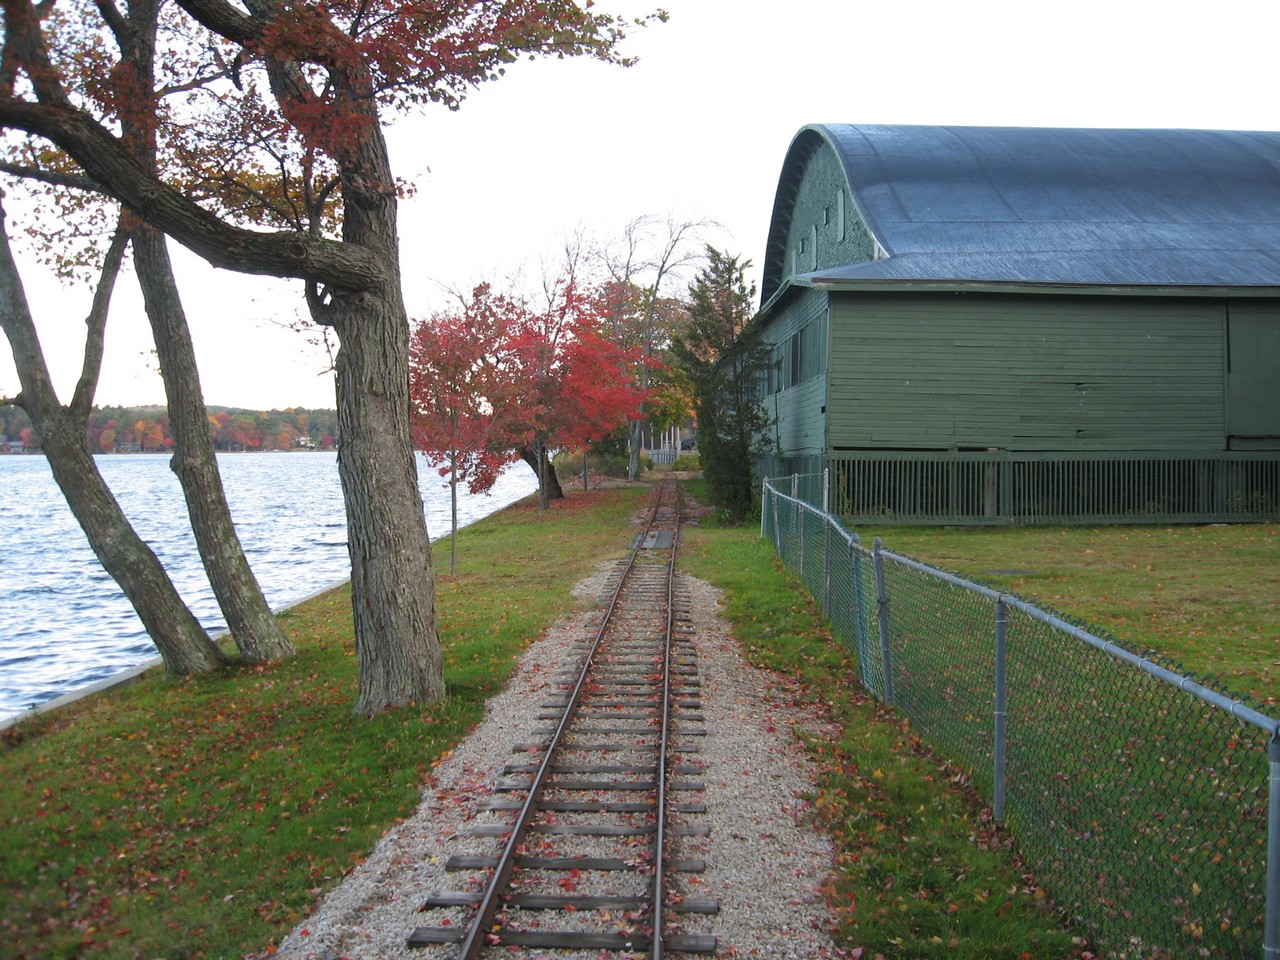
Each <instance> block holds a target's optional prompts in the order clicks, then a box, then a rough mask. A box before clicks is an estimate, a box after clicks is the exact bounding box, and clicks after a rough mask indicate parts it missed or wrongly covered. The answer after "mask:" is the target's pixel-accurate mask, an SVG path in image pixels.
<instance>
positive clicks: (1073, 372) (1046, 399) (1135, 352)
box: [828, 293, 1226, 453]
mask: <svg viewBox="0 0 1280 960" xmlns="http://www.w3.org/2000/svg"><path fill="white" fill-rule="evenodd" d="M831 300H832V304H831V354H830V361H829V362H830V368H831V372H830V374H829V398H828V411H829V430H830V433H829V444H830V448H831V449H832V450H833V451H838V450H841V449H849V450H856V449H875V448H887V449H935V450H938V449H941V450H949V449H955V450H986V449H988V448H997V449H1001V450H1011V451H1035V450H1046V451H1061V452H1063V453H1072V452H1085V451H1142V450H1147V451H1151V450H1170V449H1176V450H1181V451H1195V450H1204V451H1219V450H1223V449H1224V448H1225V419H1226V411H1225V397H1224V395H1225V391H1224V383H1223V376H1224V369H1225V357H1224V317H1225V307H1224V303H1223V302H1222V301H1219V300H1208V299H1177V298H1163V299H1162V298H1136V297H1135V298H1130V297H1105V296H1099V297H1095V296H1082V297H1074V296H1029V295H1025V296H1024V295H1013V296H996V295H985V294H945V295H924V294H892V295H882V294H861V293H859V294H852V293H846V294H833V295H832V297H831Z"/></svg>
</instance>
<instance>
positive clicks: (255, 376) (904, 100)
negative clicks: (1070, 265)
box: [0, 0, 1280, 409]
mask: <svg viewBox="0 0 1280 960" xmlns="http://www.w3.org/2000/svg"><path fill="white" fill-rule="evenodd" d="M598 5H599V7H600V8H601V9H610V10H623V11H626V12H630V13H639V12H643V11H644V10H646V9H652V8H650V7H646V6H644V5H642V4H638V3H636V2H635V0H598ZM663 6H664V7H665V8H666V9H667V10H668V11H669V12H670V14H671V19H670V22H669V23H667V24H663V25H657V26H654V27H650V28H648V29H647V30H644V31H642V32H640V33H638V34H637V35H636V36H635V37H634V38H633V39H631V40H629V41H628V42H627V45H626V48H625V49H626V50H627V52H629V53H634V54H636V55H638V56H639V57H640V58H641V62H640V63H639V64H637V65H636V66H635V67H632V68H631V69H629V70H623V69H620V68H616V67H608V66H604V65H601V64H598V63H594V62H590V61H584V60H577V61H548V62H534V63H528V62H526V63H520V64H517V65H515V66H513V67H512V68H511V69H510V70H509V72H508V75H507V76H506V77H504V78H503V79H501V80H499V81H497V82H496V83H491V84H488V85H487V86H485V87H484V88H482V89H480V90H478V91H477V92H476V93H475V94H474V95H473V96H472V97H471V98H470V99H469V100H468V101H466V102H465V103H464V104H463V106H462V108H461V110H460V111H458V112H457V113H449V112H447V111H443V110H434V111H430V112H428V113H426V114H425V115H422V116H418V117H414V118H411V119H406V120H402V121H400V122H399V123H398V124H397V125H396V126H395V127H393V129H392V132H391V142H392V149H393V162H394V163H395V166H396V170H397V172H398V173H399V175H400V176H402V177H404V178H408V179H412V180H414V181H415V182H416V183H417V185H418V193H417V196H416V197H415V198H414V199H413V200H411V201H410V202H408V203H406V204H404V206H403V207H402V211H401V220H400V222H401V237H402V241H403V249H402V258H403V267H404V274H405V278H406V296H407V301H408V304H409V309H410V312H411V313H416V314H419V315H421V314H424V313H427V312H429V311H430V310H431V309H432V308H434V307H437V306H439V305H440V304H441V303H442V301H443V294H442V293H441V290H442V288H444V287H460V288H467V287H469V286H471V285H473V284H474V283H475V282H477V281H478V280H481V279H486V278H491V279H501V278H503V277H505V276H507V275H510V274H512V273H515V272H518V271H521V270H523V272H524V273H525V274H526V275H528V274H532V275H534V276H536V275H538V273H539V272H540V271H541V263H542V262H543V261H547V262H555V260H556V256H557V251H558V250H559V249H560V248H561V247H562V246H563V242H564V238H565V236H566V235H568V234H570V233H572V232H574V231H576V230H585V231H586V232H588V233H589V234H591V235H593V236H595V237H597V238H600V239H607V238H608V237H610V236H615V235H617V234H618V233H619V232H620V231H621V229H622V227H623V226H625V224H627V223H628V222H629V221H631V220H633V219H634V218H636V217H638V216H641V215H650V216H654V217H658V218H665V217H667V216H668V215H671V216H674V217H676V218H677V219H682V220H684V219H702V218H707V219H714V220H716V221H717V222H719V223H720V224H721V225H722V228H723V229H722V230H720V231H719V232H718V233H713V234H709V235H708V238H707V239H709V240H711V241H712V242H714V243H715V244H716V245H717V246H718V247H720V248H721V249H725V250H728V251H729V252H732V253H737V254H739V255H741V256H743V257H745V258H748V259H751V260H752V261H754V262H756V263H759V261H760V259H761V255H762V252H763V246H764V242H765V235H766V233H767V230H768V226H769V215H770V210H771V208H772V203H773V195H774V189H775V187H776V185H777V178H778V173H779V171H780V168H781V164H782V159H783V157H784V155H785V153H786V150H787V147H788V145H789V143H790V142H791V139H792V137H793V136H794V135H795V133H796V131H797V130H798V129H799V128H800V127H801V126H803V125H804V124H806V123H919V124H955V125H960V124H973V125H1016V126H1076V127H1083V126H1098V127H1191V128H1218V129H1249V130H1276V129H1280V126H1278V124H1280V112H1278V111H1280V90H1278V89H1277V87H1278V82H1277V74H1276V72H1275V67H1274V64H1275V42H1276V37H1277V36H1280V4H1277V3H1275V2H1274V0H1219V2H1217V3H1214V4H1208V5H1200V4H1195V5H1192V4H1175V3H1170V2H1168V0H1162V2H1150V0H1105V2H1104V0H1075V2H1072V3H1067V4H1054V5H1048V4H1034V3H1027V2H1026V0H1017V2H1013V0H973V2H971V3H968V4H958V3H955V2H954V0H890V2H880V3H871V2H864V3H857V2H854V0H790V2H786V3H776V2H767V0H754V2H742V0H667V2H666V3H665V4H663ZM175 259H178V260H179V268H180V272H179V282H180V284H181V285H182V288H183V290H184V293H185V301H186V307H187V311H188V315H189V319H190V321H191V325H192V328H193V335H194V337H195V340H196V349H197V353H198V356H199V360H200V367H201V377H202V382H203V384H204V390H205V396H206V399H207V401H208V402H209V403H211V404H218V405H228V406H243V407H249V408H264V409H265V408H269V407H286V406H307V407H332V406H333V405H334V400H333V386H332V379H331V377H330V376H329V375H327V374H325V373H324V370H325V368H326V366H327V359H326V357H325V354H324V352H323V351H322V350H319V349H316V348H315V347H308V346H307V345H306V342H305V340H304V338H303V336H302V335H301V334H299V333H296V332H293V331H291V330H288V329H286V328H284V327H283V326H282V324H287V323H290V322H293V321H295V320H297V319H300V318H301V316H302V310H301V308H300V300H301V297H300V288H299V287H298V286H297V285H296V284H290V283H286V282H283V281H267V280H263V279H260V278H252V279H246V278H240V277H237V276H235V275H233V274H229V273H227V272H225V271H213V270H212V269H210V268H208V267H207V266H206V265H204V264H203V262H202V261H199V260H197V259H195V258H194V257H191V256H190V255H187V254H185V253H183V252H180V251H177V250H175ZM752 276H753V277H754V278H755V279H756V281H757V282H758V279H759V271H758V269H753V271H752ZM24 278H25V280H26V283H27V286H28V293H29V295H30V296H31V298H32V300H33V303H34V306H35V307H36V310H37V314H38V320H39V322H40V323H41V325H42V331H43V335H44V338H45V349H46V353H47V354H48V355H49V358H50V362H51V365H53V367H54V376H55V380H56V382H57V384H58V386H59V389H60V391H62V393H63V400H64V401H65V400H66V399H68V397H69V392H70V389H71V385H72V383H73V382H74V378H75V376H76V374H77V372H78V369H79V363H80V353H79V351H80V342H79V341H80V337H81V332H82V329H83V328H82V326H81V319H82V318H83V317H84V315H85V313H86V312H87V309H88V296H89V295H88V292H87V291H86V290H75V289H63V288H59V287H57V286H56V285H55V284H52V283H50V282H49V281H48V279H47V278H46V277H43V276H41V273H40V270H39V269H38V268H36V267H34V266H30V267H28V268H27V269H26V271H25V274H24ZM107 338H108V354H107V358H106V362H105V364H104V372H103V378H102V383H101V386H100V388H99V391H98V402H99V403H121V404H141V403H163V402H164V393H163V390H162V388H161V385H160V380H159V376H158V374H157V373H156V371H155V364H154V362H153V361H152V360H150V359H149V352H150V350H151V343H150V334H149V331H148V329H147V326H146V322H145V319H144V318H143V316H142V311H141V307H140V305H139V302H138V297H137V296H136V294H135V293H134V285H133V280H132V275H129V276H128V277H126V278H124V280H123V281H122V283H121V285H120V289H119V292H118V294H117V299H116V307H115V309H114V310H113V312H112V319H111V323H110V325H109V326H108V331H107ZM6 347H7V345H0V395H4V394H6V393H12V392H16V390H17V379H16V376H15V375H14V374H13V370H12V365H11V363H10V359H9V354H8V350H7V348H6Z"/></svg>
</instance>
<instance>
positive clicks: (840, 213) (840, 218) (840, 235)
mask: <svg viewBox="0 0 1280 960" xmlns="http://www.w3.org/2000/svg"><path fill="white" fill-rule="evenodd" d="M836 241H837V242H838V243H844V191H843V190H837V191H836Z"/></svg>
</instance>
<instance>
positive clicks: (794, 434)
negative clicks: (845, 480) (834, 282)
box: [764, 290, 828, 459]
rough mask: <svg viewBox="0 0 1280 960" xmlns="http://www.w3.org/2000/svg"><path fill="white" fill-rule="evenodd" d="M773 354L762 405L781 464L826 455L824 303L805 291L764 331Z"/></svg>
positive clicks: (820, 297) (815, 293) (820, 296)
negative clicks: (771, 422)
mask: <svg viewBox="0 0 1280 960" xmlns="http://www.w3.org/2000/svg"><path fill="white" fill-rule="evenodd" d="M764 338H765V342H766V343H768V344H769V345H770V348H771V350H772V364H771V370H770V373H769V380H768V383H767V385H766V387H765V391H764V394H765V396H764V403H765V406H766V409H767V410H768V412H769V414H770V415H771V416H773V417H774V419H775V431H774V439H775V441H776V443H777V446H778V450H779V452H780V454H781V456H782V458H784V459H785V458H790V457H794V456H798V455H821V454H822V453H823V452H824V451H825V450H826V434H827V431H826V413H825V408H826V403H827V377H826V371H827V356H828V330H827V297H826V295H825V294H823V293H820V292H818V291H816V290H806V291H804V292H803V293H801V294H800V295H799V296H797V297H795V299H793V300H792V301H791V302H790V303H789V304H788V305H787V306H786V308H785V309H783V310H781V311H780V312H779V314H778V316H777V317H776V318H775V319H774V321H773V322H772V323H770V324H769V326H768V327H766V328H765V330H764Z"/></svg>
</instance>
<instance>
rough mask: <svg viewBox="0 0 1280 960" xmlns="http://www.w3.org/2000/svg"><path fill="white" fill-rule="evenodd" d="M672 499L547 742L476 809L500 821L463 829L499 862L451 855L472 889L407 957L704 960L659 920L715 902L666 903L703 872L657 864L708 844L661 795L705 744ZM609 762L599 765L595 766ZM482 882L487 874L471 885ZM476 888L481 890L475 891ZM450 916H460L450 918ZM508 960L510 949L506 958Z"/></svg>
mask: <svg viewBox="0 0 1280 960" xmlns="http://www.w3.org/2000/svg"><path fill="white" fill-rule="evenodd" d="M679 534H680V503H679V488H678V486H677V485H676V484H675V483H674V482H668V483H665V484H663V485H662V487H661V488H660V489H659V490H658V492H657V495H656V497H655V500H654V504H653V508H652V511H651V513H650V514H649V516H648V518H647V522H646V524H645V528H644V530H643V532H641V533H640V534H639V535H638V536H637V537H636V540H635V544H634V546H633V549H632V551H631V553H630V556H629V557H628V558H627V559H626V560H625V561H624V562H622V563H621V564H620V565H619V570H618V571H616V572H615V573H614V574H613V576H612V578H611V581H610V585H611V587H612V590H611V593H610V596H609V600H608V603H607V604H606V606H605V608H604V614H603V618H602V622H601V623H600V625H599V629H598V630H597V632H596V634H595V637H594V639H591V640H589V641H587V642H586V643H585V644H584V647H585V652H584V655H583V657H582V661H581V664H580V666H579V667H578V668H576V669H575V670H573V671H572V672H571V673H569V674H566V675H563V676H562V677H560V678H558V680H557V687H558V688H559V689H560V691H561V695H560V696H558V697H557V699H556V700H555V701H554V702H551V703H547V704H545V705H544V706H545V708H546V710H547V711H548V712H544V713H542V714H540V715H539V719H542V720H551V721H555V726H554V727H549V728H545V729H541V730H537V731H534V734H535V736H539V737H543V738H545V739H540V740H537V741H536V742H533V743H521V744H517V745H516V746H515V748H514V753H516V754H518V755H520V756H521V761H520V762H514V763H512V764H509V765H508V766H507V767H506V768H505V769H504V770H503V771H502V777H501V779H500V780H499V782H498V785H497V793H498V794H499V795H498V796H496V797H495V798H492V799H490V800H488V801H486V802H485V803H483V804H482V807H481V809H482V810H484V811H486V812H487V813H491V814H493V815H494V816H495V817H497V818H499V819H498V820H497V821H496V822H492V823H479V824H477V825H476V826H474V827H473V828H472V829H471V835H472V836H475V837H490V838H495V839H496V840H498V841H500V842H501V843H502V849H501V852H500V853H498V854H497V855H490V854H488V853H485V854H455V855H454V856H453V857H451V858H450V859H449V862H448V864H447V869H448V870H449V871H460V872H470V873H471V876H472V877H473V878H474V879H475V881H476V882H475V883H474V884H473V887H474V888H473V889H465V890H460V891H441V892H438V893H436V894H434V895H433V896H431V897H430V898H429V899H428V900H427V902H426V904H425V905H424V907H423V909H424V910H428V909H437V910H445V911H452V913H453V916H450V917H446V918H445V919H444V920H443V921H442V922H441V923H440V924H439V925H437V926H421V927H418V928H417V929H415V930H414V931H413V933H412V934H411V935H410V936H409V939H408V943H409V945H410V946H428V945H435V944H454V943H456V944H459V945H460V948H459V951H458V953H456V954H453V956H456V957H457V958H459V960H474V958H476V957H480V956H481V955H482V954H483V952H484V951H485V950H486V949H487V948H490V947H502V948H503V950H502V956H504V957H510V956H512V955H513V953H512V951H513V950H516V951H518V949H519V948H526V949H531V950H534V949H536V950H546V949H560V950H594V951H600V950H604V951H617V952H619V953H624V952H625V953H628V954H631V955H637V954H645V955H647V956H649V957H650V958H653V960H657V958H659V957H661V956H662V955H663V953H664V951H671V952H686V953H714V952H715V947H716V938H715V937H714V936H705V935H682V934H672V933H664V931H666V930H667V929H668V922H667V917H666V914H667V912H668V911H669V910H670V911H673V912H681V913H715V912H717V911H718V909H719V904H718V902H717V901H715V900H696V899H689V898H671V897H669V895H668V891H667V879H668V874H670V873H674V872H697V871H700V870H701V869H702V864H701V862H700V861H677V860H671V859H669V858H668V856H667V853H668V848H669V846H670V844H669V842H668V837H669V836H674V835H679V834H685V835H694V836H705V835H706V827H705V826H703V825H699V824H697V823H683V824H672V823H671V822H670V821H671V819H672V815H673V814H675V815H678V816H680V817H682V818H683V819H687V817H686V816H685V815H689V814H695V815H696V814H697V813H700V812H703V811H704V810H705V808H704V807H703V805H702V804H701V803H697V802H680V803H671V802H669V801H668V794H669V793H675V792H680V793H692V794H695V795H696V792H697V791H700V790H701V789H702V785H701V784H699V783H697V782H695V781H687V780H680V779H677V778H680V777H685V776H689V775H696V774H698V773H700V772H701V768H700V767H698V766H697V765H696V764H695V763H692V762H690V761H691V760H693V759H694V758H695V756H696V753H697V746H696V738H697V737H698V736H700V735H703V734H704V733H705V730H704V729H703V727H702V718H701V713H700V709H701V707H700V703H699V700H698V679H697V665H696V660H695V659H694V657H693V652H692V645H691V643H690V642H689V638H688V636H687V630H686V632H685V634H684V636H683V637H682V636H680V633H681V628H682V626H685V625H687V610H688V602H687V600H685V601H682V600H681V598H680V597H679V592H678V590H677V586H676V577H675V561H676V550H677V547H678V544H679ZM602 758H603V759H604V760H607V761H609V762H600V760H601V759H602ZM479 871H487V875H486V876H485V877H484V879H481V875H480V873H479ZM481 887H482V888H483V889H481ZM460 911H461V913H459V912H460ZM516 955H518V952H517V954H516Z"/></svg>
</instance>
